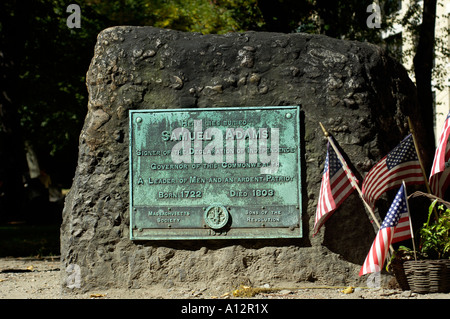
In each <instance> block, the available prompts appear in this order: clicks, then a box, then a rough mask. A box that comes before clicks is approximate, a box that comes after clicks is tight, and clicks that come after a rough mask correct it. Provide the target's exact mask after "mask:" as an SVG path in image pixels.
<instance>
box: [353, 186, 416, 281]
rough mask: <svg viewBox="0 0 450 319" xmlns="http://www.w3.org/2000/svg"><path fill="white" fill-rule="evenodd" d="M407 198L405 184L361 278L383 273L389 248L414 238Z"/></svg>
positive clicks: (371, 250)
mask: <svg viewBox="0 0 450 319" xmlns="http://www.w3.org/2000/svg"><path fill="white" fill-rule="evenodd" d="M407 198H408V197H407V196H406V190H405V187H404V184H403V185H402V186H401V187H400V189H399V191H398V192H397V195H396V196H395V199H394V201H393V202H392V204H391V207H390V208H389V211H388V213H387V214H386V217H385V218H384V221H383V224H381V227H380V230H379V231H378V233H377V236H376V237H375V240H374V242H373V244H372V247H371V248H370V251H369V254H368V255H367V257H366V260H365V261H364V264H363V266H362V267H361V270H360V272H359V276H362V275H365V274H368V273H372V272H378V271H381V269H382V268H383V264H384V261H385V259H386V256H387V252H388V250H389V246H390V245H391V244H393V243H396V242H399V241H403V240H406V239H409V238H411V237H412V236H411V225H410V218H409V211H408V204H407V202H406V201H407Z"/></svg>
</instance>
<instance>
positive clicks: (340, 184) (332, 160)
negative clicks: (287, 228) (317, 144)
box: [314, 137, 358, 235]
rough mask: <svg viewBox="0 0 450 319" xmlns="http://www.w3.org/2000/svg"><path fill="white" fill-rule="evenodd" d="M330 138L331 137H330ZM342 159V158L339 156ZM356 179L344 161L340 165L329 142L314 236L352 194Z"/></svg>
mask: <svg viewBox="0 0 450 319" xmlns="http://www.w3.org/2000/svg"><path fill="white" fill-rule="evenodd" d="M330 138H332V137H330ZM340 157H341V158H342V156H340ZM349 178H352V179H353V180H354V181H355V183H357V182H358V181H357V179H356V178H355V176H354V175H353V173H352V172H351V171H350V169H349V168H348V165H347V163H346V162H345V160H344V163H342V162H341V161H340V160H339V158H338V156H337V155H336V153H335V151H334V149H333V147H331V145H330V142H328V144H327V158H326V160H325V167H324V170H323V175H322V184H321V186H320V194H319V201H318V203H317V209H316V218H315V223H314V235H315V234H317V233H318V231H319V229H320V227H322V225H323V224H324V223H325V222H326V221H327V219H328V218H329V217H330V216H331V215H332V214H333V212H334V211H335V210H336V209H337V208H338V207H339V205H341V203H342V202H343V201H344V200H345V199H346V198H347V197H348V196H349V195H350V194H351V193H352V191H353V189H354V188H355V187H356V186H353V185H356V184H352V183H351V181H350V179H349Z"/></svg>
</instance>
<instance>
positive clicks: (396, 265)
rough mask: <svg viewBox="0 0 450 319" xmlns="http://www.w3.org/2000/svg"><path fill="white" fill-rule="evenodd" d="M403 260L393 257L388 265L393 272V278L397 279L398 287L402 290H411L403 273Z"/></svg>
mask: <svg viewBox="0 0 450 319" xmlns="http://www.w3.org/2000/svg"><path fill="white" fill-rule="evenodd" d="M404 263H405V262H404V261H403V260H400V259H394V260H393V261H392V263H391V265H390V267H391V269H392V271H393V272H394V276H395V279H396V280H397V282H398V284H399V286H400V288H401V289H402V290H411V288H410V287H409V284H408V279H407V278H406V274H405V266H404Z"/></svg>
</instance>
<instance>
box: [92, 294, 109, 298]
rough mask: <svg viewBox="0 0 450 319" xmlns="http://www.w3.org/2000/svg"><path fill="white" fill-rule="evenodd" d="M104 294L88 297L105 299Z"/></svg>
mask: <svg viewBox="0 0 450 319" xmlns="http://www.w3.org/2000/svg"><path fill="white" fill-rule="evenodd" d="M105 296H106V294H91V295H90V296H89V297H90V298H101V297H105Z"/></svg>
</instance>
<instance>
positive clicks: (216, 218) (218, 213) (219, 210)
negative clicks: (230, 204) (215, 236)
mask: <svg viewBox="0 0 450 319" xmlns="http://www.w3.org/2000/svg"><path fill="white" fill-rule="evenodd" d="M229 217H230V216H229V214H228V211H227V209H226V208H225V207H223V206H222V205H211V206H209V207H208V208H207V209H206V210H205V214H204V216H203V218H204V219H205V222H206V224H207V225H208V226H209V227H211V228H212V229H221V228H222V227H224V226H225V225H226V224H227V223H228V219H229Z"/></svg>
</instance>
